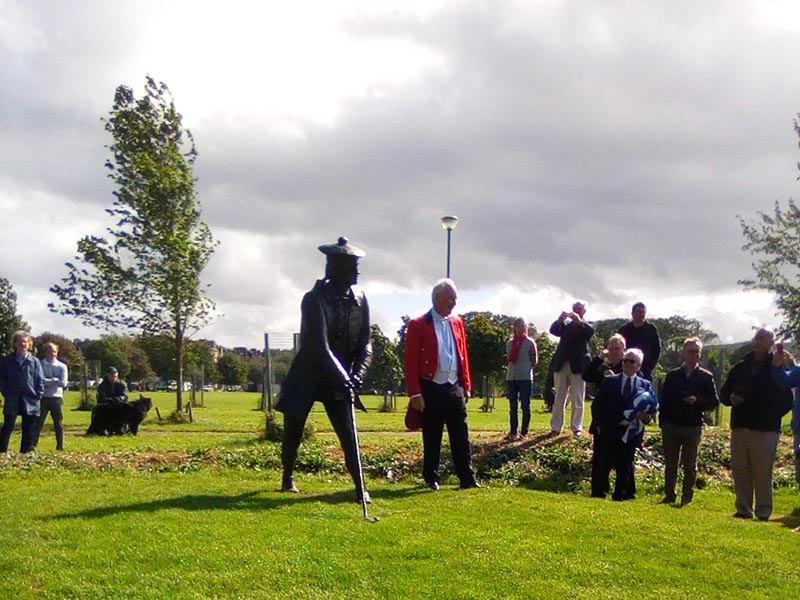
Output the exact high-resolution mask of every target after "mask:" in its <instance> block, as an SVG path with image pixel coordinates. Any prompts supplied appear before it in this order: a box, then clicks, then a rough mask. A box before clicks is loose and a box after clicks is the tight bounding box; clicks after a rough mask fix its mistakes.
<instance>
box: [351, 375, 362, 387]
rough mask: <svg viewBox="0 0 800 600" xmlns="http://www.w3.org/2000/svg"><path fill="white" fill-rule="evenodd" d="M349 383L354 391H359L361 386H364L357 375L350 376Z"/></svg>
mask: <svg viewBox="0 0 800 600" xmlns="http://www.w3.org/2000/svg"><path fill="white" fill-rule="evenodd" d="M350 383H351V384H352V385H353V387H354V388H355V389H357V390H360V389H361V386H362V385H364V382H363V381H361V377H360V376H358V375H351V376H350Z"/></svg>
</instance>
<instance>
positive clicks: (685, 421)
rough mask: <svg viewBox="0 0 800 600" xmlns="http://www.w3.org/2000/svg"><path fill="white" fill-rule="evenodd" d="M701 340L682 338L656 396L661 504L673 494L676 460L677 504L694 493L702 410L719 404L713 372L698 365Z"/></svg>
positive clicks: (674, 499) (691, 496) (684, 502)
mask: <svg viewBox="0 0 800 600" xmlns="http://www.w3.org/2000/svg"><path fill="white" fill-rule="evenodd" d="M702 352H703V342H702V341H701V340H700V338H697V337H691V338H687V339H686V340H685V341H684V342H683V364H682V365H681V366H680V367H678V368H677V369H673V370H672V371H670V372H669V373H667V376H666V378H665V379H664V388H663V389H662V391H661V398H660V399H659V417H660V418H659V424H660V425H661V436H662V439H663V443H664V462H665V465H664V499H663V500H662V502H663V503H664V504H672V503H674V502H675V501H676V499H677V496H676V492H675V486H676V484H677V482H678V464H679V463H680V464H681V465H682V466H683V486H682V490H681V506H685V505H687V504H689V503H690V502H691V501H692V499H693V497H694V483H695V481H696V480H697V448H698V447H699V446H700V436H701V434H702V431H703V412H704V411H707V410H712V409H714V408H716V406H717V404H719V398H718V397H717V386H716V385H715V384H714V376H713V375H712V374H711V372H710V371H706V370H705V369H703V368H702V367H701V366H700V358H701V355H702Z"/></svg>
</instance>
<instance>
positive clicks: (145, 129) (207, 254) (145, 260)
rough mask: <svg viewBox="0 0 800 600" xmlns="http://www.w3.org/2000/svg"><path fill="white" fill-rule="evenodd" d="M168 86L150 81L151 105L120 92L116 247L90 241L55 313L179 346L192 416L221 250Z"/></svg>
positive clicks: (114, 122) (60, 288)
mask: <svg viewBox="0 0 800 600" xmlns="http://www.w3.org/2000/svg"><path fill="white" fill-rule="evenodd" d="M181 121H182V118H181V115H180V113H178V111H177V110H176V109H175V104H174V102H173V99H172V95H171V94H170V91H169V89H168V88H167V86H166V84H164V83H160V84H157V83H156V82H155V81H154V80H153V79H152V78H151V77H149V76H148V77H147V78H146V80H145V93H144V96H143V97H141V98H139V99H136V98H135V97H134V94H133V90H132V89H131V88H129V87H127V86H124V85H121V86H119V87H118V88H117V90H116V94H115V96H114V105H113V108H112V110H111V112H110V116H109V118H108V119H107V120H105V128H106V130H107V131H108V132H109V133H110V134H111V135H112V137H113V140H114V141H113V143H112V144H111V146H109V149H110V150H111V154H112V157H111V159H109V160H108V161H107V162H106V167H107V168H108V169H109V171H110V172H109V175H108V176H109V177H110V178H111V179H112V180H113V181H114V183H115V184H116V186H117V190H116V191H115V192H114V196H115V198H116V199H115V200H114V203H113V207H112V208H110V209H108V210H107V211H106V212H108V214H109V215H111V216H112V217H113V218H114V220H115V221H116V222H115V224H114V226H113V227H110V228H109V229H108V233H109V235H110V238H111V241H109V240H107V239H105V238H101V237H96V236H86V237H84V238H83V239H81V240H80V241H79V242H78V256H77V257H76V260H77V261H78V263H77V264H72V263H67V268H68V269H69V274H68V276H67V277H66V278H64V279H63V285H55V286H53V287H52V288H51V291H52V292H53V293H55V294H56V295H57V296H58V298H59V304H58V305H55V304H50V309H51V310H53V311H55V312H58V313H60V314H64V315H72V316H74V317H77V318H78V319H80V320H81V321H82V322H83V323H84V324H86V325H90V326H100V327H102V328H105V329H108V330H114V329H115V328H118V327H125V328H129V329H133V330H138V331H140V332H142V333H146V334H151V335H158V334H161V335H167V336H169V337H170V339H171V340H172V342H173V347H174V356H175V364H176V371H177V379H178V391H177V410H178V411H179V412H180V411H181V409H182V407H183V396H182V394H183V368H182V367H183V350H184V340H185V339H186V338H187V336H189V335H191V334H192V333H194V332H195V331H197V330H198V329H199V328H201V327H202V326H204V325H205V324H207V323H208V321H209V319H210V318H211V315H212V313H213V311H214V304H213V302H212V301H211V300H210V299H209V298H208V297H207V296H206V294H205V292H204V290H203V289H202V286H201V284H200V273H201V272H202V271H203V269H204V268H205V266H206V265H207V264H208V261H209V259H210V258H211V255H212V253H213V251H214V248H215V246H216V244H215V242H214V240H213V237H212V235H211V231H210V230H209V228H208V226H207V225H206V224H205V223H203V222H202V221H201V220H200V206H199V202H198V200H197V197H196V195H195V190H194V183H195V180H194V176H193V172H192V168H193V165H194V161H195V158H196V156H197V151H196V150H195V145H194V140H193V138H192V136H191V133H190V132H189V131H188V130H184V129H183V125H182V122H181Z"/></svg>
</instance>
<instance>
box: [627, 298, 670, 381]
mask: <svg viewBox="0 0 800 600" xmlns="http://www.w3.org/2000/svg"><path fill="white" fill-rule="evenodd" d="M617 333H619V334H620V335H621V336H622V337H624V338H625V345H626V346H627V347H628V348H639V349H640V350H641V351H642V352H643V353H644V360H643V361H642V375H644V378H645V379H647V380H648V381H653V378H652V373H653V369H655V368H656V365H657V364H658V358H659V357H660V356H661V339H660V338H659V337H658V329H656V326H655V325H653V324H652V323H650V322H649V321H648V320H647V307H646V306H645V305H644V302H637V303H636V304H634V305H633V306H632V307H631V320H630V322H628V323H626V324H625V325H623V326H622V327H620V328H619V330H618V331H617Z"/></svg>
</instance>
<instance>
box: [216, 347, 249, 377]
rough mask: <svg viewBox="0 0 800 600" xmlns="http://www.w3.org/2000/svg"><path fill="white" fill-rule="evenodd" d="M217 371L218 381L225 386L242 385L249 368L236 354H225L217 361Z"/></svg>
mask: <svg viewBox="0 0 800 600" xmlns="http://www.w3.org/2000/svg"><path fill="white" fill-rule="evenodd" d="M217 369H218V370H219V375H220V379H221V381H222V383H224V384H225V385H242V384H243V383H245V382H246V381H247V375H248V371H249V369H250V366H249V365H248V364H247V361H246V360H245V359H244V358H242V357H241V356H239V355H238V354H234V353H233V352H226V353H225V354H223V355H222V356H221V357H220V359H219V361H217Z"/></svg>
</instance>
